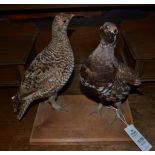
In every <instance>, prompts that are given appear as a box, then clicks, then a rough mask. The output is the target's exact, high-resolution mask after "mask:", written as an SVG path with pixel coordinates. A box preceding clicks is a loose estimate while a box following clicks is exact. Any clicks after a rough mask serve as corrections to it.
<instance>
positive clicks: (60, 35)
mask: <svg viewBox="0 0 155 155" xmlns="http://www.w3.org/2000/svg"><path fill="white" fill-rule="evenodd" d="M66 38H67V31H52V40H64V39H66Z"/></svg>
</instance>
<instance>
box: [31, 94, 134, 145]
mask: <svg viewBox="0 0 155 155" xmlns="http://www.w3.org/2000/svg"><path fill="white" fill-rule="evenodd" d="M58 102H59V103H61V104H65V105H66V106H67V108H68V112H65V111H60V112H58V111H54V110H53V109H51V107H50V105H49V104H45V103H42V104H40V105H39V107H38V111H37V115H36V118H35V121H34V125H33V129H32V133H31V137H30V143H31V144H69V143H72V144H78V143H80V144H82V143H89V142H90V143H91V142H94V143H96V142H129V141H131V140H130V138H129V137H128V136H127V135H126V133H125V132H124V127H125V125H124V124H123V123H122V122H121V121H120V120H119V119H116V120H115V118H116V113H115V112H114V110H113V109H111V108H104V109H103V113H102V116H101V115H99V114H97V113H96V114H92V115H90V113H91V112H92V111H94V110H95V108H96V106H97V104H96V102H94V101H92V100H90V99H88V98H87V97H85V96H83V95H64V96H59V98H58ZM123 109H124V115H125V117H126V119H127V122H128V123H131V122H133V120H132V115H131V112H130V107H129V104H128V101H126V103H124V104H123ZM113 120H115V121H113Z"/></svg>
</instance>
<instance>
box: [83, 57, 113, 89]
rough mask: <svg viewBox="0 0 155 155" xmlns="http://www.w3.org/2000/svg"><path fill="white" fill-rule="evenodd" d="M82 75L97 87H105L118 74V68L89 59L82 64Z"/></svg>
mask: <svg viewBox="0 0 155 155" xmlns="http://www.w3.org/2000/svg"><path fill="white" fill-rule="evenodd" d="M80 74H81V77H82V78H83V79H84V80H85V81H86V82H88V83H90V84H92V85H94V86H96V87H102V86H103V87H105V86H106V85H108V84H109V83H110V82H112V81H113V80H114V78H115V75H116V69H115V68H114V67H109V66H105V65H98V64H95V63H93V62H91V60H90V59H87V60H86V61H85V62H84V64H83V65H82V66H81V70H80Z"/></svg>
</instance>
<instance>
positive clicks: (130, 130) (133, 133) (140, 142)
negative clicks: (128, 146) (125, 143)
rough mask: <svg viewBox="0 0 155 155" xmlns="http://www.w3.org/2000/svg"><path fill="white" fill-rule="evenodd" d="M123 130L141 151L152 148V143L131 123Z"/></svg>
mask: <svg viewBox="0 0 155 155" xmlns="http://www.w3.org/2000/svg"><path fill="white" fill-rule="evenodd" d="M124 130H125V131H126V133H127V134H128V135H129V136H130V138H131V139H132V140H133V141H134V142H135V143H136V145H137V146H138V147H139V148H140V149H141V150H142V151H149V150H150V149H151V148H152V145H151V144H150V143H149V142H148V141H147V140H146V139H145V138H144V137H143V136H142V134H141V133H140V132H139V131H138V130H137V129H136V128H135V126H134V125H133V124H131V125H128V126H127V127H126V128H125V129H124Z"/></svg>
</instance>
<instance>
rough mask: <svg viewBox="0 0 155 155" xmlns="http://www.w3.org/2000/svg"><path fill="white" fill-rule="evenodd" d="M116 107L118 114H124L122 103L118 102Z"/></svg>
mask: <svg viewBox="0 0 155 155" xmlns="http://www.w3.org/2000/svg"><path fill="white" fill-rule="evenodd" d="M114 106H115V107H116V108H117V110H118V113H123V108H122V102H116V103H114Z"/></svg>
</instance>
